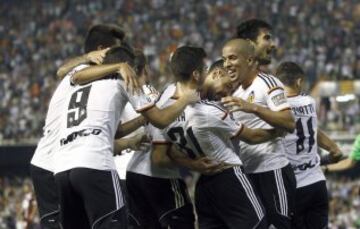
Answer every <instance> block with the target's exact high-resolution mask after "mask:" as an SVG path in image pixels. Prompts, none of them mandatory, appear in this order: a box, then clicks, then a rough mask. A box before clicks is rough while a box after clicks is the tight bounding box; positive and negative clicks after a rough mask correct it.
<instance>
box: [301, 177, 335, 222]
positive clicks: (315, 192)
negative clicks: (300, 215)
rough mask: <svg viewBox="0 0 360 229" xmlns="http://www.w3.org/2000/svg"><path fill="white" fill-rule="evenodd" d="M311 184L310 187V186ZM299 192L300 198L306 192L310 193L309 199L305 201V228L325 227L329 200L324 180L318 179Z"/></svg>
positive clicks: (327, 219) (327, 218)
mask: <svg viewBox="0 0 360 229" xmlns="http://www.w3.org/2000/svg"><path fill="white" fill-rule="evenodd" d="M310 186H311V187H310ZM310 186H309V187H308V188H307V190H303V192H302V193H301V194H300V197H299V198H301V197H302V196H304V195H305V194H306V193H308V194H310V195H311V194H312V195H311V197H312V198H311V201H309V202H308V203H307V209H306V213H305V214H304V221H305V225H306V228H307V229H326V228H328V221H329V200H328V193H327V188H326V182H325V181H320V182H317V183H314V184H312V185H310Z"/></svg>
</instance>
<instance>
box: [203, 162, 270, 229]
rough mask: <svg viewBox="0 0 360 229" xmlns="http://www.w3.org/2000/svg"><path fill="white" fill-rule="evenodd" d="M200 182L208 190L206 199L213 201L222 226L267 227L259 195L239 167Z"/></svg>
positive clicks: (233, 227) (232, 227)
mask: <svg viewBox="0 0 360 229" xmlns="http://www.w3.org/2000/svg"><path fill="white" fill-rule="evenodd" d="M203 184H205V186H204V187H203V188H206V189H207V190H208V191H207V193H208V202H213V204H214V206H215V207H214V208H213V209H214V211H215V212H216V214H217V215H218V217H219V218H221V219H222V220H223V222H224V223H225V225H226V227H225V228H230V229H236V228H239V225H241V228H244V229H247V228H249V229H250V228H251V229H252V228H264V229H265V228H267V224H266V219H265V212H264V208H263V206H262V204H261V201H260V198H259V197H258V195H257V193H256V191H255V190H254V188H253V186H252V184H251V182H250V181H249V179H248V177H247V176H246V175H245V174H244V173H243V172H242V170H241V168H240V167H234V168H230V169H227V170H224V171H223V172H221V173H219V174H216V175H213V176H209V177H208V178H207V181H206V182H204V183H203Z"/></svg>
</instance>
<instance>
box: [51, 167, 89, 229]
mask: <svg viewBox="0 0 360 229" xmlns="http://www.w3.org/2000/svg"><path fill="white" fill-rule="evenodd" d="M69 174H70V171H65V172H61V173H58V174H56V175H55V182H56V187H57V189H58V193H59V200H60V222H61V225H62V228H64V229H65V228H66V229H79V228H84V229H87V228H88V229H90V228H91V227H90V224H89V221H88V218H87V216H86V211H85V208H84V203H83V200H82V198H81V196H80V195H78V194H77V193H76V191H75V190H74V189H73V187H72V184H71V182H70V178H69Z"/></svg>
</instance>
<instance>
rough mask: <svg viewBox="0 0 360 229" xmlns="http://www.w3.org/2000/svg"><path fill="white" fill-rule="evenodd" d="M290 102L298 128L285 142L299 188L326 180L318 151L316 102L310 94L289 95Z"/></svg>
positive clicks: (286, 137) (287, 136) (288, 135)
mask: <svg viewBox="0 0 360 229" xmlns="http://www.w3.org/2000/svg"><path fill="white" fill-rule="evenodd" d="M288 102H289V104H290V106H291V109H292V112H293V114H294V116H295V120H296V129H295V131H294V132H293V133H289V134H287V135H286V136H285V138H284V139H283V142H284V144H285V149H286V154H287V156H288V158H289V161H290V163H291V165H292V167H293V169H294V173H295V176H296V182H297V187H298V188H299V187H303V186H306V185H310V184H313V183H315V182H318V181H321V180H325V176H324V174H323V172H322V171H321V168H320V156H319V155H318V153H317V151H318V144H317V115H316V102H315V100H314V99H313V98H312V97H311V96H308V95H298V96H294V97H288Z"/></svg>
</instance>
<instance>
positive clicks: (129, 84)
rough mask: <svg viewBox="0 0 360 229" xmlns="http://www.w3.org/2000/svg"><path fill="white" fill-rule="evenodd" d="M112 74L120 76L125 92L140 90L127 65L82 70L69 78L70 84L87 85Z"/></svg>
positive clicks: (106, 65) (134, 76) (105, 65)
mask: <svg viewBox="0 0 360 229" xmlns="http://www.w3.org/2000/svg"><path fill="white" fill-rule="evenodd" d="M113 73H119V74H120V75H121V77H122V79H123V80H124V82H125V85H126V89H127V90H130V91H132V90H140V85H139V83H138V81H137V76H136V73H135V71H134V70H133V69H132V68H131V67H130V65H128V64H127V63H116V64H102V65H94V66H90V67H87V68H84V69H83V70H81V71H78V72H76V73H75V74H74V75H73V76H72V77H71V82H72V83H74V84H80V85H81V84H87V83H89V82H92V81H94V80H97V79H101V78H103V77H104V76H107V75H109V74H113Z"/></svg>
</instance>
